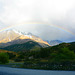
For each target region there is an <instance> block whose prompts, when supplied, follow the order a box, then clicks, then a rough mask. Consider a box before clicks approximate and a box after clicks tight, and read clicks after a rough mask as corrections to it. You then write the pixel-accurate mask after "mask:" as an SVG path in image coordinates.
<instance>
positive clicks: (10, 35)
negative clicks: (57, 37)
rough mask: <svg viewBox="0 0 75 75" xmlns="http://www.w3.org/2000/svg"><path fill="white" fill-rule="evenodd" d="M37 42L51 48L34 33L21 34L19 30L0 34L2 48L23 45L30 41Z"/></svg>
mask: <svg viewBox="0 0 75 75" xmlns="http://www.w3.org/2000/svg"><path fill="white" fill-rule="evenodd" d="M31 40H32V41H35V42H37V43H39V44H40V45H41V46H42V47H47V46H50V45H49V44H48V43H47V42H46V41H43V40H42V39H41V38H39V37H36V36H34V35H33V34H32V33H28V32H21V31H17V30H6V31H3V32H0V46H1V47H2V46H3V47H4V46H9V45H12V44H22V43H25V42H28V41H31Z"/></svg>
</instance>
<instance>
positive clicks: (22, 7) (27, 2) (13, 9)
mask: <svg viewBox="0 0 75 75" xmlns="http://www.w3.org/2000/svg"><path fill="white" fill-rule="evenodd" d="M15 25H16V26H15ZM8 26H12V27H13V28H15V29H17V30H20V31H26V32H31V33H33V34H34V35H37V36H39V37H41V38H42V39H44V40H62V41H75V0H0V29H2V28H7V27H8ZM58 27H59V28H58ZM63 29H65V30H63Z"/></svg>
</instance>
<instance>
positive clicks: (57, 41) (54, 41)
mask: <svg viewBox="0 0 75 75" xmlns="http://www.w3.org/2000/svg"><path fill="white" fill-rule="evenodd" d="M46 41H47V42H48V43H49V45H51V46H55V45H58V44H60V43H63V42H62V41H60V40H51V41H49V40H46Z"/></svg>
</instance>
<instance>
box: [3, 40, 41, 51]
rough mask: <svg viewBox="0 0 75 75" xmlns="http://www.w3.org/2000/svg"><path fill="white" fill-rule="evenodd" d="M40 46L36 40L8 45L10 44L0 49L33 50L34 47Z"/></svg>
mask: <svg viewBox="0 0 75 75" xmlns="http://www.w3.org/2000/svg"><path fill="white" fill-rule="evenodd" d="M41 47H42V46H40V45H39V44H38V43H37V42H33V41H28V42H26V43H23V44H14V45H10V46H7V47H4V48H2V49H5V50H8V51H14V52H18V51H23V50H33V49H35V48H41Z"/></svg>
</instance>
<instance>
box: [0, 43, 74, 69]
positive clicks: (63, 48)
mask: <svg viewBox="0 0 75 75" xmlns="http://www.w3.org/2000/svg"><path fill="white" fill-rule="evenodd" d="M7 54H8V55H9V60H13V61H14V62H21V63H24V64H17V65H20V66H19V67H21V68H33V69H47V70H75V43H72V44H69V43H62V44H60V45H57V46H53V47H48V48H41V49H34V50H24V49H23V50H22V51H19V52H17V53H15V52H7ZM2 55H3V54H2ZM0 57H1V56H0ZM17 65H15V67H18V66H17Z"/></svg>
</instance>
